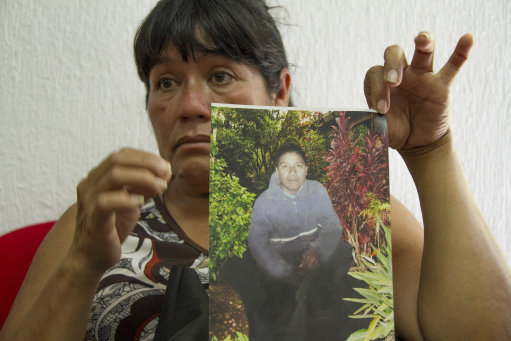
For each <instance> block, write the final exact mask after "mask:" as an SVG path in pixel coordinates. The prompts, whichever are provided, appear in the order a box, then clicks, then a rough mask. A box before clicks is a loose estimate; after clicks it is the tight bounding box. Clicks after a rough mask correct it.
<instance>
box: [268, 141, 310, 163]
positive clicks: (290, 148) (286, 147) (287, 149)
mask: <svg viewBox="0 0 511 341" xmlns="http://www.w3.org/2000/svg"><path fill="white" fill-rule="evenodd" d="M287 153H296V154H298V155H300V156H301V157H302V159H303V162H304V163H305V164H306V165H307V158H306V157H305V152H304V151H303V149H302V147H300V145H298V144H296V143H286V144H283V145H282V146H280V147H279V149H278V150H277V154H275V159H274V160H273V162H275V167H278V166H279V161H280V158H281V157H282V155H284V154H287Z"/></svg>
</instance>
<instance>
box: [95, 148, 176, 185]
mask: <svg viewBox="0 0 511 341" xmlns="http://www.w3.org/2000/svg"><path fill="white" fill-rule="evenodd" d="M115 165H123V166H130V167H139V168H145V169H148V170H150V171H151V172H153V173H154V174H155V175H156V176H159V177H161V178H163V179H165V180H169V179H170V177H171V175H172V170H171V168H170V163H169V162H168V161H167V160H165V159H163V158H161V157H159V156H157V155H154V154H152V153H147V152H144V151H141V150H136V149H131V148H124V149H121V150H119V151H118V152H115V153H112V154H110V156H109V157H108V158H106V160H105V161H103V162H102V164H101V165H100V166H99V167H98V172H97V173H99V176H101V175H100V174H101V172H106V171H107V170H108V169H110V168H111V167H113V166H115Z"/></svg>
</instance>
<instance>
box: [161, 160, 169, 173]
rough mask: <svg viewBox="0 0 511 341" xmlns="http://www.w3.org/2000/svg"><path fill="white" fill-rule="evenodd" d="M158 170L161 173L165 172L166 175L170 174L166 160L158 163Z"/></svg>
mask: <svg viewBox="0 0 511 341" xmlns="http://www.w3.org/2000/svg"><path fill="white" fill-rule="evenodd" d="M160 168H161V170H162V171H164V172H166V174H168V173H170V162H168V161H167V160H162V161H161V162H160Z"/></svg>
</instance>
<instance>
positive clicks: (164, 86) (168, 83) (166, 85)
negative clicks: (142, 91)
mask: <svg viewBox="0 0 511 341" xmlns="http://www.w3.org/2000/svg"><path fill="white" fill-rule="evenodd" d="M173 86H174V80H172V79H170V78H161V79H160V80H158V83H157V88H158V89H161V90H170V89H172V87H173Z"/></svg>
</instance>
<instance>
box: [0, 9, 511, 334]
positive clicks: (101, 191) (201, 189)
mask: <svg viewBox="0 0 511 341" xmlns="http://www.w3.org/2000/svg"><path fill="white" fill-rule="evenodd" d="M195 6H197V7H195ZM178 14H179V15H178ZM181 20H182V21H181ZM189 20H197V22H195V21H189ZM233 25H234V26H233ZM232 27H235V28H236V29H233V28H232ZM415 43H416V50H415V53H414V56H413V59H412V62H411V64H410V65H408V64H407V62H406V59H405V57H404V54H403V52H402V49H401V48H400V47H397V46H393V47H389V48H388V49H387V50H386V53H385V62H384V65H383V66H377V67H374V68H372V69H371V70H369V72H368V74H367V77H366V82H365V92H366V97H367V101H368V103H369V106H370V107H372V108H377V109H378V110H380V111H381V112H383V113H387V116H388V120H389V138H390V143H391V146H392V147H394V148H397V149H398V150H399V151H400V153H401V154H402V155H403V158H404V159H405V162H406V163H407V165H408V167H409V169H410V172H411V173H412V176H413V177H414V181H415V183H416V185H417V188H418V191H419V196H420V198H421V205H422V207H423V213H424V222H425V230H424V235H423V233H422V230H421V228H420V226H419V225H418V224H417V222H416V221H415V220H414V219H413V217H412V216H411V214H410V213H409V212H408V211H406V210H405V209H404V208H403V206H402V205H401V204H400V203H399V202H397V201H396V200H394V199H393V200H392V202H391V205H392V218H393V221H392V226H393V232H394V238H393V243H394V245H393V247H394V251H393V252H394V276H395V286H394V287H395V307H396V327H397V331H398V334H399V335H401V336H402V337H403V338H405V339H410V340H416V339H417V340H420V339H434V340H438V339H448V340H455V339H463V340H468V339H505V338H506V335H509V334H506V330H508V331H509V330H510V329H511V327H510V322H509V320H507V319H506V317H505V315H506V314H504V312H505V311H506V310H504V309H507V307H508V306H509V304H510V303H511V302H510V296H511V294H510V287H511V280H510V275H509V271H508V269H507V267H506V265H505V262H504V261H503V260H502V259H501V256H500V254H499V253H498V247H497V246H496V245H495V243H494V241H493V239H492V237H491V234H490V233H489V232H488V229H487V226H486V223H485V222H484V220H483V219H482V217H481V216H480V214H479V211H478V209H477V207H476V205H475V203H474V201H473V199H472V197H471V194H470V192H469V190H468V189H467V187H466V184H465V182H464V180H463V176H462V172H461V169H460V166H459V162H458V161H457V159H456V156H455V152H454V150H453V146H452V141H451V137H450V134H449V132H448V121H447V120H448V105H447V104H448V92H449V86H450V85H451V84H452V81H453V79H454V76H455V75H456V73H457V72H458V70H459V68H460V67H461V66H462V64H463V62H464V60H465V59H466V58H467V56H468V53H469V51H470V48H471V46H472V44H473V41H472V37H471V36H470V35H465V36H463V37H462V38H461V39H460V41H459V43H458V46H457V47H456V49H455V51H454V53H453V55H452V57H451V59H450V60H449V62H448V63H447V64H446V66H445V67H444V68H443V69H442V70H441V71H440V72H439V73H437V74H433V73H432V59H433V52H434V51H433V39H432V37H431V36H430V35H429V34H419V35H418V36H417V38H416V40H415ZM135 56H136V60H137V65H138V69H139V75H140V77H141V79H142V81H143V82H144V83H145V84H146V87H147V91H148V92H147V109H148V113H149V117H150V119H151V122H152V125H153V129H154V131H155V135H156V138H157V141H158V147H159V151H160V157H158V156H155V155H151V154H148V153H145V152H141V151H137V150H132V149H124V150H121V151H119V152H117V153H114V154H112V155H110V156H109V157H108V158H107V159H105V161H103V162H102V163H101V164H100V165H99V166H98V167H96V168H95V169H93V170H92V171H91V172H90V173H89V175H88V176H87V178H86V179H84V180H83V181H82V182H81V183H80V184H79V186H78V189H77V192H78V202H77V204H75V205H73V206H72V207H71V208H70V209H69V210H68V211H66V212H65V213H64V215H63V216H62V217H61V219H59V221H58V223H57V224H56V225H55V227H54V228H53V229H52V231H51V232H50V234H49V235H48V237H47V238H46V240H45V241H44V243H43V244H42V245H41V248H40V250H39V251H38V254H37V256H36V258H35V259H34V262H33V264H32V266H31V269H30V270H29V273H28V274H27V277H26V280H25V282H24V284H23V287H22V288H21V290H20V293H19V295H18V297H17V299H16V302H15V304H14V306H13V308H12V310H11V314H10V316H9V317H8V320H7V321H6V324H5V326H4V329H3V330H2V334H1V336H0V338H1V339H2V340H4V339H5V340H10V339H13V340H24V339H27V340H33V339H38V340H44V339H50V340H74V339H83V337H84V334H85V333H86V331H87V329H88V320H89V317H90V316H91V309H95V308H93V307H97V305H98V302H99V301H101V299H102V297H101V296H100V297H95V294H96V291H97V289H98V286H99V285H100V283H101V279H102V276H103V275H104V274H105V272H106V271H107V270H108V269H110V268H111V267H112V266H114V265H116V264H118V263H119V264H120V263H122V260H121V262H119V259H120V258H121V243H122V242H123V241H125V240H126V239H127V238H128V235H129V234H130V232H132V230H133V229H134V228H135V224H136V222H137V220H138V219H139V215H140V213H141V206H142V203H143V202H144V201H145V200H147V199H149V198H153V197H156V198H158V197H160V196H161V197H162V207H161V208H160V209H158V210H157V211H158V212H160V213H161V215H162V218H164V217H163V216H164V215H165V214H164V213H165V210H166V209H168V211H169V212H170V215H171V222H169V220H170V219H168V217H167V219H166V222H167V223H168V224H170V225H171V226H172V227H173V228H174V229H176V230H177V229H178V230H179V231H180V232H179V236H184V237H182V238H181V239H183V240H184V241H185V244H187V245H189V246H190V247H191V248H193V249H195V250H197V252H199V254H200V252H201V251H200V250H203V251H205V250H207V247H208V219H207V214H208V192H209V183H208V180H209V168H208V166H209V128H210V103H212V102H221V103H240V104H257V105H279V106H286V105H288V104H289V91H290V86H291V76H290V74H289V71H288V65H287V61H286V58H285V53H284V49H283V46H282V42H281V39H280V35H279V33H278V31H277V29H276V27H275V24H274V22H273V20H272V19H271V17H270V16H269V14H268V12H267V9H266V8H265V6H264V5H263V3H262V2H260V1H257V0H254V1H248V0H244V1H235V0H232V1H211V0H204V1H191V0H182V1H177V0H176V1H163V2H161V3H159V4H158V5H157V6H156V8H155V10H154V11H153V12H152V14H151V15H150V16H149V17H148V18H147V20H146V21H145V23H144V24H143V25H142V27H141V29H140V30H139V32H138V34H137V39H136V42H135ZM169 163H170V165H171V167H170V166H169ZM170 169H172V171H171V170H170ZM446 203H447V204H446ZM163 204H164V205H163ZM164 206H166V207H164ZM144 212H145V211H144ZM151 212H154V211H151ZM162 212H163V213H162ZM157 220H158V219H157ZM172 221H174V222H172ZM167 232H168V233H170V228H169V230H168V231H167ZM134 237H135V238H139V240H140V241H141V242H142V243H143V242H145V240H146V239H148V238H146V237H142V236H140V235H136V236H134ZM149 239H151V238H149ZM62 245H64V246H65V247H62ZM57 246H59V247H57ZM153 250H154V249H153ZM423 250H424V251H423ZM199 257H200V255H198V256H197V258H199ZM123 259H125V258H123ZM184 263H185V264H190V262H188V261H187V262H184ZM159 284H161V283H159ZM154 286H155V287H156V286H157V285H156V284H155V285H154ZM126 295H130V293H129V292H128V293H126ZM481 311H484V312H485V314H484V315H482V314H480V312H481ZM460 312H463V316H460ZM508 333H509V332H508ZM96 337H99V336H98V335H96Z"/></svg>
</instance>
